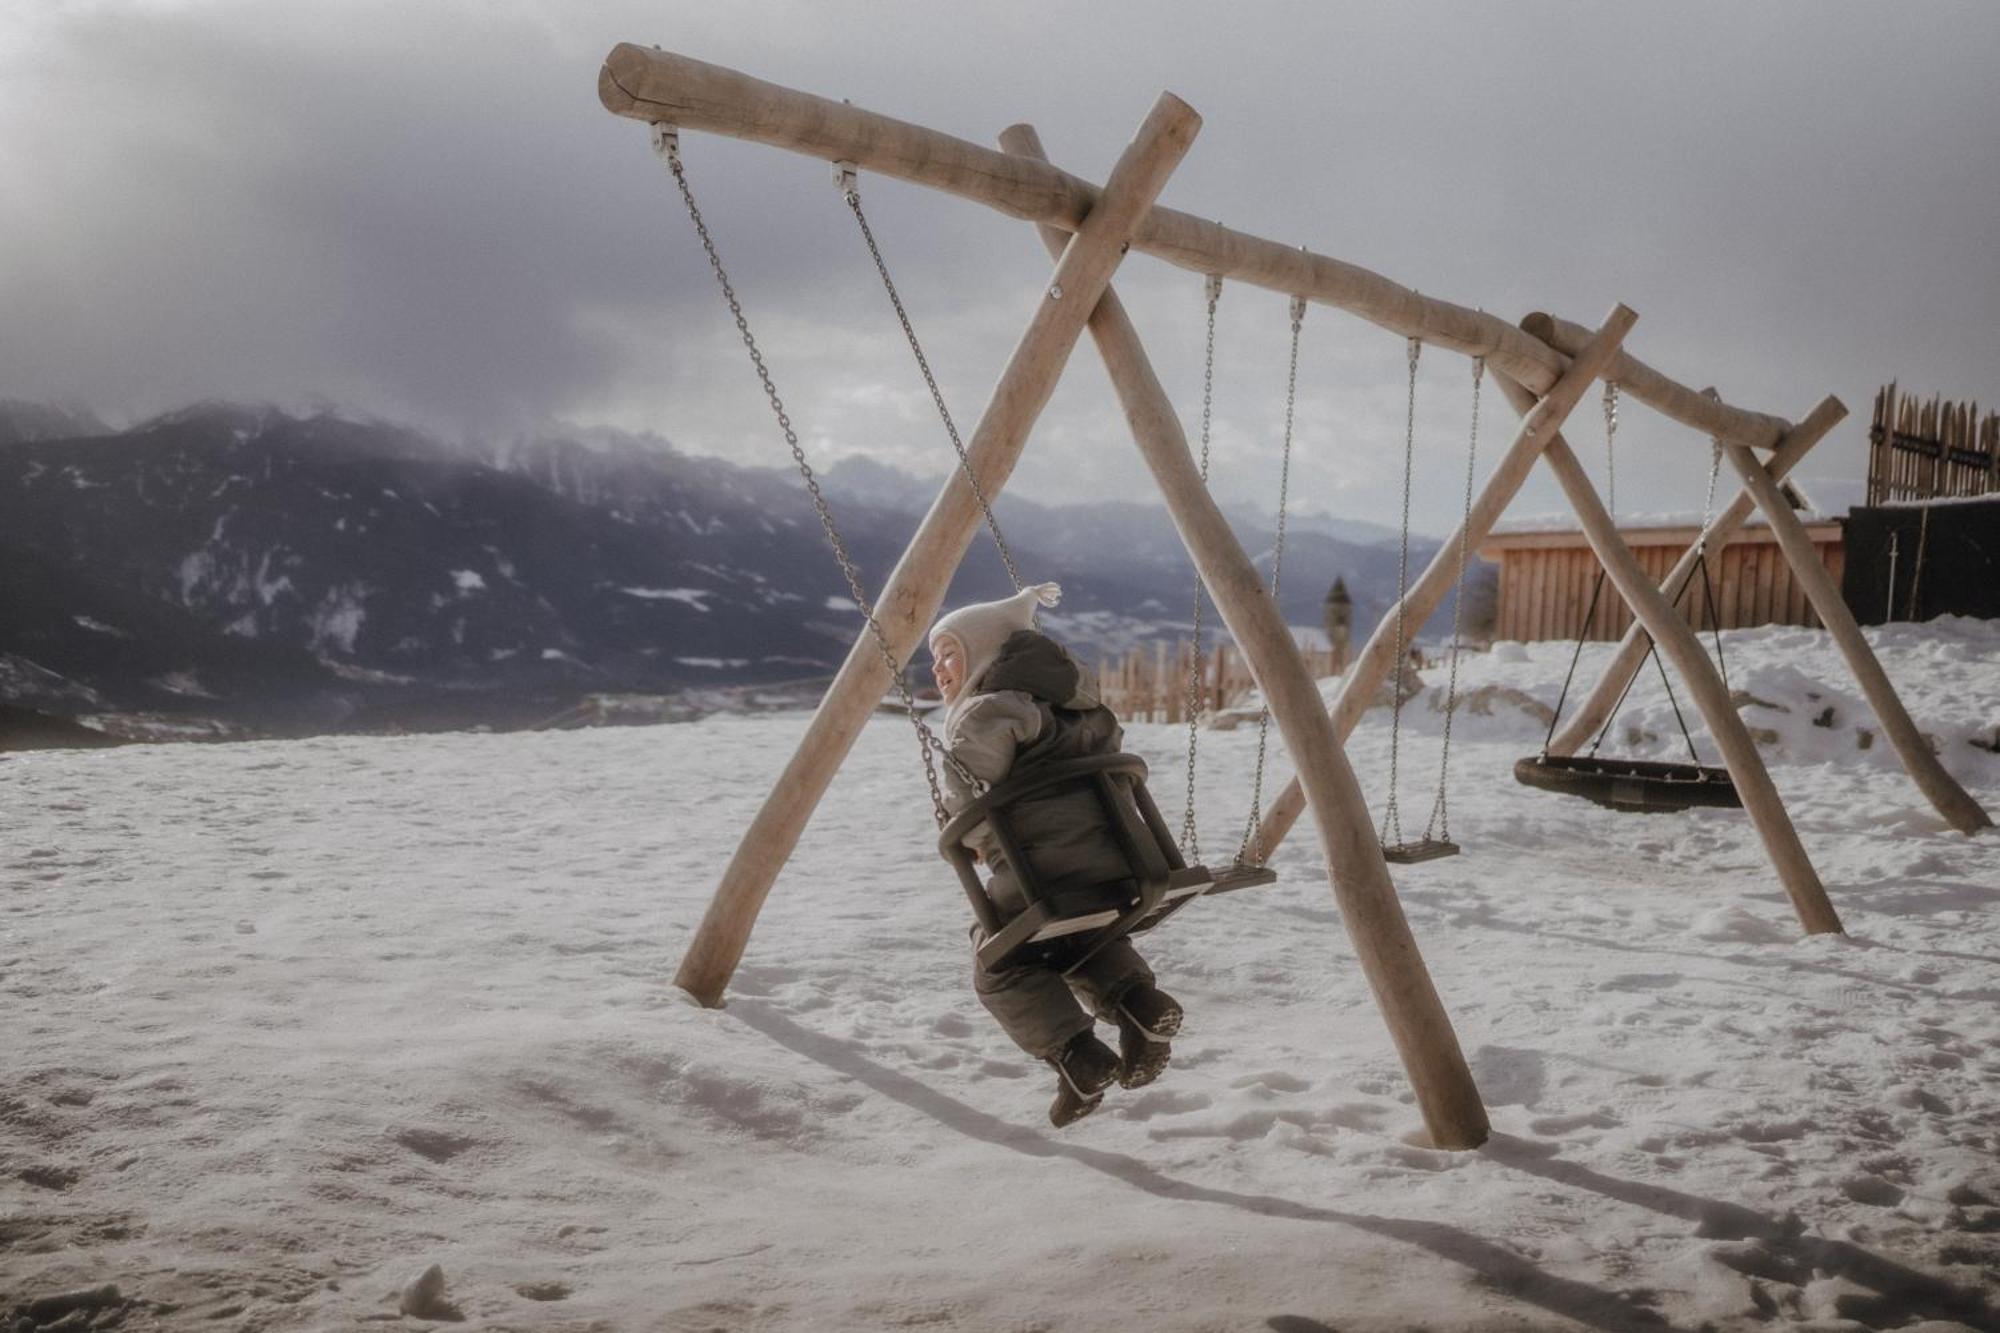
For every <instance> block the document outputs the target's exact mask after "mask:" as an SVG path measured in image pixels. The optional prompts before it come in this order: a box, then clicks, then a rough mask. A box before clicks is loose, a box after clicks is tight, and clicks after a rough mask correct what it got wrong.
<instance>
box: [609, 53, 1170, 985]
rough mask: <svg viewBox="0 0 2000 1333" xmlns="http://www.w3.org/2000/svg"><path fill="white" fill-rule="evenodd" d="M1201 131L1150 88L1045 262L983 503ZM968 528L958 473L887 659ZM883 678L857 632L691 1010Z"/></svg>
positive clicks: (893, 597)
mask: <svg viewBox="0 0 2000 1333" xmlns="http://www.w3.org/2000/svg"><path fill="white" fill-rule="evenodd" d="M621 49H622V48H621ZM1200 126H1201V117H1200V116H1198V115H1196V114H1195V112H1194V109H1193V108H1192V107H1190V106H1188V105H1187V104H1186V103H1185V102H1183V101H1181V100H1180V99H1179V98H1178V97H1175V96H1173V95H1172V94H1171V93H1163V94H1161V96H1160V99H1159V101H1158V102H1156V103H1155V104H1154V106H1153V109H1152V111H1151V112H1150V113H1149V114H1148V115H1147V117H1146V119H1145V122H1144V123H1143V124H1141V125H1140V127H1139V132H1138V133H1137V134H1136V135H1135V136H1134V137H1133V139H1132V142H1131V143H1130V144H1129V145H1128V146H1127V147H1126V149H1125V152H1124V153H1123V154H1122V155H1121V156H1120V157H1119V159H1118V163H1117V165H1116V166H1115V167H1113V168H1112V171H1111V175H1110V177H1109V178H1108V179H1107V180H1106V182H1105V187H1104V192H1103V194H1102V195H1100V196H1099V197H1098V201H1097V206H1096V207H1095V208H1093V209H1092V210H1091V212H1090V216H1089V217H1087V218H1085V219H1084V220H1083V225H1082V227H1081V228H1080V229H1079V230H1078V231H1077V232H1076V234H1075V237H1074V239H1073V240H1072V241H1071V242H1070V244H1069V246H1068V248H1066V249H1065V250H1064V251H1063V253H1062V256H1061V258H1060V259H1058V261H1057V262H1056V267H1055V273H1054V275H1053V276H1052V278H1051V279H1050V281H1049V283H1048V285H1047V286H1046V287H1045V288H1044V289H1043V290H1042V291H1041V292H1039V293H1038V294H1037V296H1036V300H1035V308H1034V312H1033V314H1032V315H1031V316H1030V318H1029V320H1028V326H1027V329H1026V331H1025V332H1024V333H1023V334H1022V335H1021V340H1020V342H1019V343H1018V344H1016V346H1015V348H1014V352H1013V355H1012V357H1011V358H1010V359H1009V360H1008V362H1007V366H1006V369H1005V370H1004V371H1002V373H1001V375H1000V380H999V383H998V384H997V385H996V386H995V388H994V390H993V396H992V399H991V401H990V402H989V403H988V404H987V407H986V411H985V413H984V415H982V416H981V417H980V420H979V424H978V426H977V428H976V429H975V430H974V431H973V433H972V437H971V439H970V441H969V443H968V445H967V450H966V452H967V457H968V459H969V467H970V470H971V472H972V473H973V475H974V476H976V477H978V478H979V483H980V488H981V489H982V490H983V491H984V492H985V494H986V495H987V496H988V497H989V498H991V497H993V496H995V495H997V494H998V493H999V491H1000V488H1001V487H1002V486H1003V485H1005V484H1006V481H1007V478H1008V476H1009V475H1010V474H1011V473H1012V472H1013V469H1014V464H1015V462H1016V461H1017V460H1018V459H1019V458H1020V456H1021V450H1022V447H1023V446H1024V445H1025V444H1026V443H1027V439H1028V432H1029V430H1030V429H1031V428H1032V427H1033V425H1034V423H1035V419H1036V418H1037V417H1038V416H1039V415H1040V414H1041V410H1042V408H1043V407H1044V406H1045V405H1046V404H1047V402H1048V400H1049V396H1050V395H1051V394H1052V393H1053V392H1054V391H1055V386H1056V381H1057V380H1058V379H1059V378H1060V377H1061V375H1062V371H1063V367H1064V365H1065V364H1066V363H1067V362H1068V360H1069V355H1070V352H1071V351H1072V350H1073V349H1074V348H1075V346H1076V343H1077V341H1078V339H1080V338H1081V337H1082V336H1083V326H1084V321H1085V320H1087V319H1088V318H1089V316H1090V311H1091V308H1092V307H1093V306H1095V305H1096V304H1097V299H1098V297H1099V296H1100V295H1102V294H1103V292H1104V290H1105V288H1106V287H1108V286H1109V285H1110V282H1111V274H1112V271H1113V270H1114V269H1115V268H1116V267H1117V266H1118V261H1119V259H1120V258H1121V257H1122V256H1123V254H1124V251H1125V249H1126V247H1127V244H1128V243H1129V241H1130V240H1131V236H1132V232H1133V230H1134V229H1135V228H1136V227H1137V226H1138V224H1139V222H1140V221H1141V220H1142V219H1143V218H1144V217H1145V215H1146V210H1147V209H1149V208H1150V207H1152V204H1153V200H1154V199H1155V198H1156V197H1157V196H1158V195H1159V192H1160V190H1161V188H1162V187H1163V186H1164V185H1165V184H1166V182H1167V177H1168V176H1169V175H1171V174H1172V172H1173V169H1174V168H1175V167H1176V166H1177V165H1179V163H1180V160H1181V158H1182V157H1183V156H1185V155H1186V153H1187V150H1188V146H1189V145H1190V144H1191V143H1193V141H1194V136H1195V134H1196V132H1197V131H1198V130H1199V129H1200ZM979 524H980V513H979V509H978V506H977V504H976V503H975V501H974V498H973V495H972V491H971V488H970V487H969V486H968V485H967V484H966V481H965V478H964V477H963V476H962V475H957V474H954V475H953V476H952V478H951V480H950V481H949V482H947V483H946V485H945V487H944V489H943V490H942V491H941V492H940V493H939V495H938V498H937V500H936V501H935V502H934V503H933V504H932V505H931V508H930V512H929V513H928V514H926V515H925V516H924V521H923V523H922V525H921V526H919V527H918V529H917V533H916V536H915V537H913V538H912V539H911V541H910V545H909V548H908V549H907V550H905V551H904V552H903V556H902V559H900V560H899V561H897V563H896V568H895V570H894V571H893V572H892V573H891V574H890V576H889V581H888V584H887V585H886V586H885V587H884V588H883V590H882V595H881V597H880V598H879V599H878V601H877V602H876V606H875V615H876V619H877V621H878V622H879V623H880V624H881V626H882V630H883V633H884V635H885V637H886V638H887V639H888V641H889V647H890V650H891V651H892V652H894V653H895V654H896V656H897V658H898V659H904V658H907V657H908V656H909V655H910V652H911V651H912V650H913V649H914V648H915V647H916V645H917V643H918V642H919V641H920V640H921V639H922V637H923V635H924V632H925V630H926V629H927V628H928V627H929V625H930V623H931V621H932V619H933V618H934V617H935V616H936V614H937V610H938V604H939V603H940V602H941V601H942V600H943V598H944V594H945V589H946V588H947V587H948V586H949V585H950V582H951V576H952V574H953V572H954V571H956V570H957V568H958V565H959V562H960V561H961V560H962V559H963V558H964V556H965V551H966V548H967V547H968V546H969V545H970V544H971V542H972V537H973V534H974V532H976V531H977V530H978V527H979ZM888 685H889V671H888V668H887V666H885V665H884V663H883V661H882V658H881V654H880V653H879V652H878V651H877V648H876V645H875V643H874V642H873V640H872V636H871V635H869V634H868V633H866V632H864V633H862V634H861V635H860V637H858V638H857V639H856V640H855V643H854V647H853V648H852V649H851V650H849V652H848V654H847V660H846V661H845V662H844V663H843V664H842V665H841V668H840V673H839V674H838V675H837V676H836V677H835V679H834V683H833V685H832V686H831V687H830V688H829V689H828V691H827V694H826V697H825V698H824V699H822V700H821V701H820V705H819V709H818V711H817V712H815V713H814V714H813V718H812V722H811V723H810V725H809V726H808V727H807V728H806V734H805V737H804V738H803V739H802V740H801V741H800V742H799V747H798V750H797V751H796V752H795V753H794V754H793V756H792V759H791V762H790V763H789V764H787V765H786V766H785V771H784V773H783V775H782V776H781V777H780V778H779V779H778V783H777V785H776V787H774V788H773V789H772V792H771V794H770V795H769V796H768V797H766V798H765V800H764V805H763V807H762V808H761V809H760V810H758V812H757V817H756V818H755V819H754V820H752V821H751V824H750V828H749V830H748V831H747V832H746V833H745V834H744V835H743V840H742V842H741V843H740V844H739V845H738V847H737V849H736V854H735V856H734V857H733V858H732V859H731V860H730V863H729V868H728V869H727V870H726V871H725V872H724V874H723V877H722V883H721V884H720V885H719V886H718V887H717V889H716V891H715V898H714V900H713V901H712V902H710V904H709V906H708V911H707V914H706V915H705V916H704V917H703V918H702V922H701V927H700V929H699V930H697V931H696V933H695V937H694V940H693V942H692V943H691V944H690V945H689V946H688V952H687V955H686V956H685V957H684V958H683V959H682V960H681V965H680V970H679V972H678V973H677V974H676V976H675V978H674V981H675V984H677V985H679V986H680V987H681V988H682V989H684V990H686V991H687V992H688V993H689V994H691V995H693V996H694V997H695V998H696V999H697V1000H699V1001H701V1002H702V1003H703V1004H705V1005H711V1006H713V1005H718V1004H720V1003H721V1002H722V995H723V991H724V989H725V988H726V987H727V986H728V984H729V978H730V977H731V976H732V975H733V974H734V973H735V971H736V965H737V964H738V963H739V962H741V961H742V958H743V950H744V948H745V947H746V946H747V945H748V943H749V940H750V931H751V929H752V927H754V926H755V924H756V921H757V914H758V912H759V911H761V910H762V908H763V905H764V900H765V898H766V897H767V896H768V895H769V894H770V891H771V885H772V883H773V882H774V881H775V880H776V879H777V876H778V872H779V870H781V869H782V868H783V866H784V864H785V861H786V860H787V859H788V858H789V857H790V856H791V854H792V849H793V848H794V847H795V846H797V845H798V840H799V835H800V833H801V832H803V831H804V829H805V826H806V821H807V820H808V819H810V818H811V816H812V812H813V810H814V808H815V807H817V806H818V804H819V800H820V797H821V796H822V795H824V794H825V792H826V788H827V785H828V784H829V783H830V782H832V780H833V775H834V772H835V771H836V770H837V769H838V768H839V767H840V762H841V760H842V759H844V758H845V757H846V755H847V752H848V751H849V750H850V749H852V748H853V745H854V741H855V738H856V736H858V735H859V734H860V731H861V727H862V724H863V723H865V722H866V721H867V720H868V717H869V714H870V713H872V712H873V711H874V708H875V705H876V703H877V702H879V701H880V699H881V698H882V692H883V690H884V689H886V688H887V687H888Z"/></svg>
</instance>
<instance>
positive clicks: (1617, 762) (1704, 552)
mask: <svg viewBox="0 0 2000 1333" xmlns="http://www.w3.org/2000/svg"><path fill="white" fill-rule="evenodd" d="M1617 434H1618V386H1617V385H1616V384H1614V383H1611V382H1609V381H1607V382H1606V383H1605V386H1604V457H1605V474H1606V482H1607V484H1606V508H1607V509H1609V510H1610V511H1611V513H1612V514H1613V516H1614V517H1615V516H1616V514H1617V509H1616V504H1617V490H1616V485H1617V471H1616V455H1615V453H1614V450H1613V444H1614V441H1615V440H1616V438H1617ZM1721 463H1722V446H1721V445H1720V444H1717V445H1715V446H1714V449H1713V453H1712V456H1711V457H1710V459H1709V468H1708V500H1707V503H1706V504H1705V505H1704V507H1703V511H1702V517H1701V527H1702V536H1701V538H1700V540H1699V542H1698V543H1697V544H1696V548H1695V561H1694V565H1693V566H1692V567H1691V568H1690V569H1689V570H1688V572H1687V574H1686V576H1685V577H1683V578H1682V579H1681V583H1680V586H1679V587H1678V588H1676V589H1674V595H1673V598H1672V603H1671V604H1672V606H1673V609H1674V612H1675V614H1677V615H1678V614H1679V613H1680V605H1681V599H1682V597H1684V596H1686V595H1687V593H1688V591H1689V589H1690V588H1691V587H1692V585H1693V582H1694V576H1695V575H1696V574H1697V573H1699V574H1700V575H1701V588H1702V615H1703V617H1705V618H1706V619H1707V621H1708V627H1709V630H1710V633H1711V635H1712V637H1713V638H1714V641H1715V661H1716V666H1717V668H1718V669H1719V670H1720V672H1721V675H1722V683H1723V686H1724V688H1725V689H1726V688H1727V687H1728V684H1729V663H1728V660H1727V659H1726V658H1725V657H1724V656H1723V652H1722V629H1721V622H1720V619H1719V618H1718V617H1717V615H1716V613H1715V585H1714V581H1713V580H1712V579H1711V578H1710V577H1709V570H1708V524H1709V518H1710V516H1711V515H1712V513H1713V512H1714V509H1715V478H1716V473H1717V471H1718V470H1719V468H1720V467H1721ZM1604 579H1605V571H1604V570H1603V569H1602V568H1601V567H1600V568H1599V569H1598V571H1597V581H1596V582H1595V583H1594V584H1593V585H1592V586H1591V590H1590V605H1589V607H1588V609H1586V610H1585V611H1584V613H1583V626H1582V628H1581V629H1579V630H1578V631H1577V637H1576V650H1575V651H1574V652H1573V653H1571V654H1570V659H1569V672H1568V674H1567V675H1565V676H1564V677H1563V686H1562V692H1561V693H1560V694H1559V695H1557V696H1556V707H1555V712H1554V714H1553V715H1552V716H1551V717H1550V718H1549V730H1548V734H1547V735H1546V736H1544V737H1543V738H1542V750H1541V753H1540V754H1533V755H1529V756H1528V757H1526V758H1525V759H1521V760H1518V761H1517V762H1516V763H1515V764H1514V780H1515V781H1516V782H1519V783H1521V784H1522V785H1523V786H1527V787H1533V788H1536V789H1537V790H1539V791H1549V792H1555V793H1556V794H1558V795H1561V796H1580V797H1582V798H1583V799H1584V800H1587V801H1593V802H1595V803H1596V804H1598V805H1601V806H1604V807H1605V808H1606V809H1609V810H1622V811H1631V812H1637V813H1641V814H1668V813H1671V812H1673V811H1676V810H1691V809H1694V808H1696V807H1708V808H1711V809H1722V810H1740V809H1742V808H1743V798H1742V796H1741V795H1740V794H1739V793H1738V792H1737V790H1736V782H1735V779H1733V778H1731V777H1730V775H1729V770H1728V769H1727V768H1723V767H1720V766H1717V765H1711V764H1703V763H1702V762H1701V755H1700V754H1699V753H1698V752H1697V751H1696V750H1695V746H1694V737H1693V736H1692V735H1690V734H1689V732H1688V725H1687V719H1686V717H1684V716H1682V714H1681V705H1680V700H1679V699H1677V698H1675V696H1674V686H1673V681H1672V680H1670V679H1669V678H1668V676H1667V668H1666V665H1665V664H1664V663H1663V662H1661V661H1660V649H1659V645H1658V644H1657V643H1656V642H1654V640H1653V636H1652V635H1651V634H1647V633H1646V630H1645V628H1644V627H1643V626H1641V627H1640V631H1639V632H1640V633H1642V634H1646V655H1647V657H1649V658H1651V659H1652V662H1653V665H1654V667H1656V668H1657V669H1658V670H1659V673H1660V683H1661V684H1662V685H1664V686H1665V687H1666V691H1667V702H1668V703H1670V704H1672V705H1673V710H1674V721H1675V722H1677V723H1679V724H1680V730H1681V739H1682V740H1684V741H1685V742H1687V748H1688V762H1687V763H1684V764H1683V763H1677V762H1673V761H1668V760H1658V759H1622V758H1616V757H1611V756H1603V755H1599V754H1598V752H1597V751H1598V747H1600V746H1601V745H1603V744H1604V738H1605V737H1606V736H1607V735H1609V734H1610V732H1611V728H1612V726H1613V725H1614V724H1615V723H1616V722H1617V720H1618V712H1619V710H1620V709H1622V708H1623V707H1624V706H1625V699H1626V697H1627V696H1628V695H1630V694H1631V693H1632V686H1633V684H1634V683H1636V682H1637V681H1638V679H1639V673H1638V672H1637V671H1634V672H1633V673H1632V676H1631V679H1629V680H1627V681H1626V682H1625V688H1624V690H1623V691H1621V692H1620V693H1619V695H1618V702H1617V703H1616V704H1614V705H1612V708H1611V714H1610V716H1608V717H1606V718H1605V720H1604V725H1603V726H1602V727H1600V728H1599V729H1598V732H1597V736H1596V738H1595V739H1593V740H1592V741H1591V743H1590V752H1589V753H1588V754H1581V755H1574V754H1571V755H1557V754H1550V753H1549V743H1550V742H1551V741H1552V740H1554V739H1555V734H1556V724H1557V723H1558V722H1560V721H1561V720H1562V710H1563V704H1564V703H1565V702H1567V701H1568V699H1569V687H1570V684H1571V683H1572V682H1573V681H1574V680H1575V679H1576V666H1577V662H1578V661H1579V660H1580V659H1581V658H1582V656H1583V644H1584V639H1585V637H1586V636H1587V635H1588V634H1589V633H1590V621H1591V617H1592V616H1593V615H1594V614H1595V613H1596V611H1597V599H1598V598H1599V597H1600V596H1601V595H1602V594H1603V592H1604ZM1700 628H1701V627H1700V624H1699V623H1698V622H1697V624H1696V632H1697V633H1699V631H1700Z"/></svg>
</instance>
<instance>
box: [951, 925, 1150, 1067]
mask: <svg viewBox="0 0 2000 1333" xmlns="http://www.w3.org/2000/svg"><path fill="white" fill-rule="evenodd" d="M977 939H978V936H977V934H976V933H975V935H974V941H975V946H976V943H977ZM1089 939H1090V933H1089V932H1086V933H1084V934H1082V935H1079V936H1077V937H1076V938H1074V939H1058V940H1051V941H1049V942H1048V943H1047V944H1042V945H1037V946H1035V949H1036V950H1037V956H1036V957H1034V958H1033V959H1031V960H1029V961H1025V962H1016V963H1014V964H1012V965H1010V966H1007V967H1003V968H1000V969H998V970H997V971H991V972H989V971H987V970H986V969H985V968H983V967H981V966H980V965H979V960H978V956H977V954H976V953H975V954H974V957H973V963H972V988H973V989H974V990H975V991H977V992H978V993H979V1002H980V1003H981V1004H983V1005H985V1006H986V1012H987V1013H989V1014H992V1015H993V1017H994V1018H995V1019H997V1020H998V1021H999V1023H1000V1026H1001V1027H1002V1028H1004V1029H1006V1032H1007V1035H1008V1036H1010V1037H1012V1038H1013V1039H1014V1044H1015V1045H1017V1046H1019V1047H1020V1048H1021V1049H1022V1050H1024V1051H1026V1052H1027V1053H1028V1054H1029V1055H1032V1056H1034V1057H1035V1058H1036V1059H1038V1060H1046V1059H1048V1058H1049V1057H1050V1056H1052V1055H1055V1054H1056V1053H1057V1052H1059V1051H1061V1050H1062V1048H1063V1047H1064V1046H1065V1045H1066V1044H1067V1043H1068V1042H1069V1039H1070V1038H1071V1037H1074V1036H1075V1035H1076V1034H1077V1033H1079V1032H1084V1031H1087V1030H1088V1029H1089V1028H1090V1026H1091V1024H1092V1021H1093V1020H1092V1015H1093V1014H1094V1015H1096V1017H1098V1018H1101V1019H1103V1020H1105V1021H1106V1022H1107V1023H1115V1022H1117V1021H1118V1017H1117V1011H1116V1008H1115V1006H1116V1005H1117V1003H1118V1000H1119V998H1120V997H1121V996H1123V995H1124V994H1125V992H1126V990H1128V989H1129V988H1131V987H1133V986H1136V985H1138V984H1140V983H1142V982H1143V983H1145V984H1147V985H1151V984H1152V981H1153V969H1152V968H1150V967H1147V966H1146V960H1145V959H1143V958H1141V957H1140V956H1139V951H1138V950H1137V949H1134V948H1133V947H1132V942H1131V941H1130V940H1119V941H1117V942H1116V943H1114V944H1110V945H1107V946H1105V948H1104V949H1103V950H1101V951H1100V952H1099V953H1098V955H1097V956H1096V957H1095V958H1092V959H1091V960H1090V961H1089V962H1088V963H1085V964H1084V965H1083V966H1082V967H1081V968H1079V969H1077V971H1076V972H1075V973H1074V974H1073V975H1071V976H1070V977H1068V978H1067V979H1065V978H1064V976H1063V969H1064V968H1066V967H1068V966H1069V965H1070V964H1071V963H1073V962H1075V961H1076V959H1077V958H1078V957H1079V956H1080V955H1081V954H1082V953H1083V952H1084V950H1085V949H1086V948H1088V947H1089V946H1088V943H1087V942H1088V940H1089Z"/></svg>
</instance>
